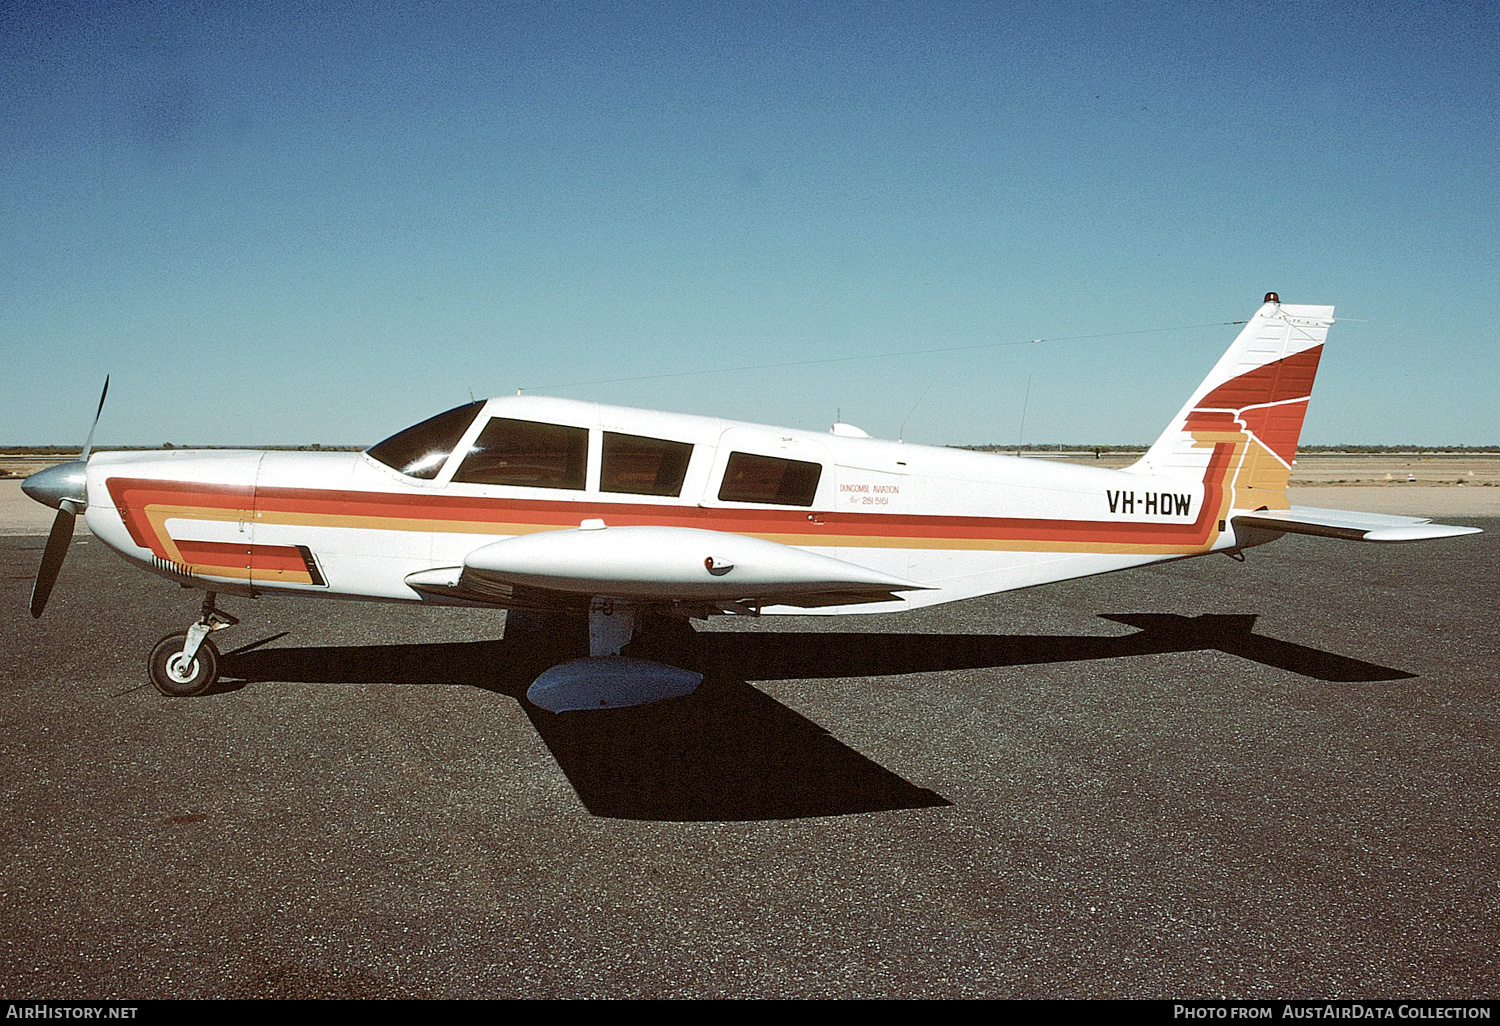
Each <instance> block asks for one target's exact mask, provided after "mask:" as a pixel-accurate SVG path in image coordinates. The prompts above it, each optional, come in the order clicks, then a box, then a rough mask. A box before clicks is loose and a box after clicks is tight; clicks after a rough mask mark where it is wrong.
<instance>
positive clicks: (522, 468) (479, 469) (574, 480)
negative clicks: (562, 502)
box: [453, 417, 589, 489]
mask: <svg viewBox="0 0 1500 1026" xmlns="http://www.w3.org/2000/svg"><path fill="white" fill-rule="evenodd" d="M588 452H589V432H588V428H581V427H567V426H565V425H562V424H538V423H536V422H534V421H529V420H506V419H504V418H502V417H493V418H491V419H490V422H489V423H488V424H486V425H485V426H484V430H482V431H480V432H479V437H478V438H476V439H475V440H474V444H473V445H472V446H470V448H469V453H468V455H467V456H465V457H464V461H463V463H461V464H459V467H458V473H456V474H454V475H453V480H454V481H457V482H460V483H462V484H488V485H517V486H520V487H525V488H578V489H581V488H582V487H583V486H584V480H585V477H586V474H587V467H588Z"/></svg>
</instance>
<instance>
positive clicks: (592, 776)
mask: <svg viewBox="0 0 1500 1026" xmlns="http://www.w3.org/2000/svg"><path fill="white" fill-rule="evenodd" d="M1103 618H1104V619H1107V620H1112V621H1114V622H1117V623H1124V624H1128V625H1130V626H1133V627H1138V628H1140V630H1139V631H1137V632H1136V633H1132V634H1127V635H1123V636H1107V637H1089V636H1043V635H974V634H847V633H830V632H806V633H797V632H774V633H773V632H749V631H746V632H738V631H736V632H691V631H685V632H682V633H679V634H676V635H675V636H671V637H667V638H666V639H664V640H662V639H657V640H655V641H652V640H648V639H643V640H642V641H641V642H638V643H637V644H636V645H633V646H631V648H629V649H627V654H630V655H636V656H640V657H643V658H656V659H662V660H664V661H670V662H673V663H675V664H676V665H681V666H692V667H694V668H696V669H699V670H702V671H703V672H704V673H705V677H704V681H703V684H702V685H701V686H700V687H699V688H698V690H697V691H696V692H694V693H693V694H691V695H688V696H686V697H683V698H676V699H671V700H668V701H664V702H657V703H654V704H652V705H645V706H637V707H635V708H631V709H611V710H598V711H589V712H577V713H563V714H561V715H554V714H553V713H550V712H547V711H546V710H543V709H539V708H537V707H536V706H533V705H532V704H531V703H530V702H528V701H526V697H525V696H526V688H527V687H528V686H529V684H530V683H531V681H532V680H533V679H535V677H536V676H537V675H538V674H539V673H541V672H542V671H543V670H545V669H546V668H547V667H549V666H552V665H554V664H555V663H557V662H559V661H563V660H566V659H570V658H573V657H575V656H577V655H581V654H584V653H583V652H582V651H580V646H579V645H578V644H576V643H559V641H558V639H556V638H554V637H552V636H550V635H546V634H534V635H529V636H528V635H520V636H519V638H518V640H500V641H479V642H467V643H460V644H441V645H384V646H381V645H375V646H351V647H332V648H265V647H262V646H264V645H265V644H266V643H267V642H269V641H272V640H275V638H270V639H263V640H262V641H260V642H256V643H254V644H251V645H247V646H245V647H243V648H240V649H237V650H235V651H233V652H229V653H226V654H225V655H224V657H223V660H222V669H223V672H224V675H225V677H227V678H233V680H232V681H226V682H224V683H221V684H220V685H219V686H218V687H217V688H216V689H215V690H216V691H220V692H222V691H227V690H238V689H239V688H241V687H244V686H246V684H251V683H256V682H273V681H274V682H282V681H298V682H304V683H328V684H337V683H395V684H414V685H436V684H463V685H468V686H472V687H478V688H483V689H486V690H489V691H493V692H496V693H499V694H504V695H507V696H509V697H511V698H513V699H515V700H516V701H517V702H519V703H520V705H521V708H522V709H524V710H525V712H526V714H527V716H528V717H529V718H530V719H531V722H532V724H533V726H534V727H535V729H536V731H537V733H538V735H539V736H540V737H541V739H542V740H543V742H544V743H545V744H546V745H547V747H548V748H549V749H550V750H551V751H552V754H553V757H554V758H556V760H557V763H558V765H559V767H560V768H561V769H562V770H563V772H564V773H565V774H566V775H567V777H568V780H569V782H570V783H572V785H573V787H574V789H575V790H576V791H577V793H578V796H579V798H580V800H581V801H582V802H583V804H584V806H585V807H586V808H587V809H588V810H589V811H590V812H591V813H593V814H594V815H598V816H611V817H617V818H623V819H640V820H672V821H721V820H758V819H794V818H801V817H807V816H831V815H847V814H851V813H860V812H876V811H887V810H892V809H905V808H930V807H934V806H944V805H948V804H950V803H949V802H948V801H947V800H946V799H944V798H942V797H941V796H940V795H938V794H936V793H934V792H932V791H930V790H928V789H926V788H921V787H918V786H916V785H914V784H912V783H910V782H908V781H906V780H904V779H902V778H901V777H900V776H898V775H896V774H895V773H892V772H891V771H889V770H887V769H885V768H884V767H882V766H880V765H878V764H876V763H875V762H873V761H872V760H870V759H868V758H866V757H865V756H863V755H861V754H860V753H859V752H856V751H855V750H854V749H852V748H850V747H848V746H847V745H845V744H843V743H842V742H840V741H838V740H837V739H835V738H834V737H832V736H831V735H830V734H829V733H828V732H827V731H825V730H824V729H823V728H821V727H819V726H818V725H817V724H815V723H813V722H812V721H810V720H808V719H806V718H805V717H803V716H801V715H799V714H798V713H796V712H794V711H793V710H791V709H788V708H787V707H786V706H784V705H782V704H781V703H779V702H777V701H775V700H774V699H772V698H771V697H769V696H768V695H766V694H765V693H764V692H761V691H759V690H757V689H756V688H754V687H752V686H751V685H750V684H749V683H748V682H749V681H751V680H781V679H790V680H795V679H808V678H844V677H867V676H887V675H895V674H909V673H923V672H936V671H943V670H963V669H979V668H993V667H1004V666H1027V665H1042V664H1047V663H1062V662H1078V661H1085V660H1096V659H1115V658H1122V657H1128V656H1142V655H1156V654H1164V653H1173V652H1192V651H1207V650H1217V651H1220V652H1226V653H1230V654H1232V655H1236V656H1241V657H1243V658H1245V659H1250V660H1253V661H1255V662H1258V663H1262V664H1264V665H1267V666H1274V667H1278V668H1280V669H1284V670H1289V671H1292V672H1294V673H1298V674H1302V675H1304V676H1307V677H1313V678H1316V679H1318V680H1325V681H1334V682H1366V681H1383V680H1399V679H1404V678H1409V677H1413V676H1415V675H1414V674H1411V673H1407V672H1405V671H1403V670H1396V669H1392V668H1390V667H1385V666H1379V665H1376V664H1374V663H1367V662H1363V661H1360V660H1358V659H1350V658H1346V657H1344V656H1339V655H1334V654H1332V653H1329V652H1324V651H1321V650H1319V649H1315V648H1309V647H1307V646H1304V645H1297V644H1294V643H1291V642H1287V641H1280V640H1277V639H1275V638H1270V637H1266V636H1264V635H1259V634H1255V633H1254V630H1253V628H1254V626H1255V620H1256V617H1255V616H1254V615H1223V614H1205V615H1202V616H1180V615H1176V614H1171V613H1119V614H1106V615H1104V617H1103ZM277 637H280V635H278V636H277ZM841 642H842V643H841ZM212 693H213V692H210V694H212Z"/></svg>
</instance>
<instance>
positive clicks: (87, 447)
mask: <svg viewBox="0 0 1500 1026" xmlns="http://www.w3.org/2000/svg"><path fill="white" fill-rule="evenodd" d="M107 395H109V375H108V374H106V375H104V391H102V392H100V393H99V408H98V409H97V410H95V411H94V422H93V423H92V424H90V425H89V437H88V440H87V441H85V442H84V443H83V455H82V456H80V457H78V458H79V459H80V460H82V461H83V462H85V463H87V462H88V461H89V453H90V452H92V451H93V448H94V428H96V427H98V426H99V415H100V414H101V413H103V412H104V397H105V396H107Z"/></svg>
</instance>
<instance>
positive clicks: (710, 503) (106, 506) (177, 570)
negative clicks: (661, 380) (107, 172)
mask: <svg viewBox="0 0 1500 1026" xmlns="http://www.w3.org/2000/svg"><path fill="white" fill-rule="evenodd" d="M1332 323H1333V307H1331V306H1293V305H1290V304H1284V303H1282V302H1280V301H1279V299H1278V298H1277V296H1276V294H1275V293H1271V294H1268V295H1267V296H1266V298H1265V303H1264V305H1263V306H1261V308H1260V309H1259V310H1258V311H1256V313H1255V316H1254V317H1252V318H1251V319H1250V320H1249V321H1248V322H1247V323H1246V325H1245V328H1244V330H1243V331H1241V332H1240V334H1239V336H1238V337H1237V338H1236V339H1235V341H1234V343H1233V344H1232V345H1231V346H1230V347H1229V350H1228V351H1227V352H1226V353H1225V354H1224V356H1223V358H1222V359H1220V360H1219V362H1218V364H1217V365H1216V366H1215V367H1214V368H1213V371H1212V372H1211V373H1210V374H1209V375H1208V377H1207V378H1206V379H1205V380H1204V381H1203V383H1202V384H1201V385H1199V386H1198V389H1197V390H1196V391H1195V392H1194V393H1193V394H1192V397H1191V398H1190V399H1189V400H1188V401H1187V403H1186V404H1185V405H1184V406H1183V407H1182V410H1181V412H1179V413H1178V414H1177V416H1176V417H1175V418H1174V419H1173V420H1172V422H1171V423H1170V424H1169V425H1168V426H1167V429H1166V430H1165V431H1164V432H1163V433H1162V435H1161V437H1160V438H1158V439H1157V440H1156V442H1155V444H1153V445H1152V446H1151V448H1150V450H1149V451H1148V452H1147V453H1146V454H1145V456H1143V457H1142V458H1141V459H1140V460H1139V461H1138V462H1137V463H1135V464H1134V465H1133V466H1130V467H1128V468H1125V469H1123V470H1106V469H1099V468H1093V467H1086V466H1078V465H1071V464H1055V463H1051V462H1043V461H1040V460H1033V459H1017V458H1015V457H1011V456H1001V455H992V454H986V453H975V452H966V451H961V450H955V449H944V448H931V447H928V446H919V445H905V444H902V443H899V442H889V441H878V440H876V439H873V438H870V437H868V436H867V435H866V434H865V433H864V432H863V431H860V430H859V429H858V428H854V427H851V426H849V425H845V424H835V425H834V426H833V429H832V431H831V432H830V433H828V434H818V433H814V432H808V431H796V430H791V429H784V428H776V427H766V426H762V425H757V424H744V423H738V422H733V421H725V420H719V419H716V418H713V417H699V416H687V415H681V414H673V413H657V412H650V411H646V410H632V409H622V408H618V407H611V406H601V405H598V404H595V403H589V402H577V401H571V400H564V399H553V398H542V397H530V396H514V397H507V398H500V399H490V400H488V401H486V402H475V403H471V404H469V405H467V406H460V407H458V408H456V409H453V410H449V411H448V412H446V413H441V414H439V415H437V416H436V417H433V418H432V419H430V420H426V421H423V422H422V423H420V424H417V425H415V426H414V427H410V428H407V429H406V430H404V431H402V432H400V433H398V434H395V435H392V436H391V437H390V438H388V439H386V440H385V441H383V442H381V443H380V444H378V445H375V446H373V447H371V448H370V449H367V450H365V451H364V452H360V453H338V452H251V451H191V450H173V451H167V452H151V453H126V452H101V453H96V454H94V455H92V457H91V456H90V449H91V447H92V441H93V431H92V429H91V430H90V432H89V442H88V444H86V445H85V447H84V451H83V455H82V457H81V458H80V459H79V460H77V461H75V462H72V463H67V464H62V465H60V466H57V467H53V468H51V469H48V470H44V471H41V472H40V473H37V474H34V475H32V476H31V477H29V478H28V479H27V480H26V481H25V483H24V485H23V488H24V489H25V491H26V493H27V494H28V495H30V496H31V497H32V498H34V499H36V500H37V501H39V502H43V503H46V504H47V505H49V506H53V507H54V508H56V509H57V510H58V514H57V518H56V520H55V521H54V523H53V528H52V533H51V535H50V536H49V538H48V540H47V545H46V549H45V551H44V553H43V556H42V563H41V568H40V570H39V571H38V573H37V578H36V584H35V586H34V589H33V592H32V598H31V612H32V615H33V616H40V615H41V613H42V610H43V608H44V607H45V605H46V602H47V597H48V595H49V594H50V592H51V590H52V585H53V583H54V581H55V580H56V577H57V573H58V569H59V567H60V566H61V564H62V561H63V557H64V556H65V555H66V552H67V547H68V542H69V540H70V538H71V537H72V533H73V522H74V517H75V516H76V515H77V514H78V513H79V512H83V513H84V516H85V518H86V521H87V523H88V526H89V528H90V530H92V531H93V533H94V534H95V535H96V536H97V537H99V538H100V539H101V540H102V541H103V542H104V543H105V544H106V545H108V546H109V547H111V548H113V549H115V550H116V551H118V552H120V553H121V554H123V555H124V556H125V557H126V558H127V559H130V560H132V561H134V562H136V563H138V564H140V565H141V566H143V567H145V568H147V569H150V570H154V571H156V572H157V573H159V574H162V575H164V576H166V577H169V578H172V579H173V580H176V581H179V582H181V583H183V584H184V585H187V586H191V587H194V588H201V589H203V590H205V591H206V592H208V595H207V597H206V598H205V600H204V603H203V610H202V615H201V616H200V617H199V619H198V621H197V622H196V623H194V624H193V625H192V626H191V627H189V628H188V630H187V631H186V632H179V633H177V634H173V635H169V636H168V637H166V638H163V639H162V640H161V641H160V642H159V643H158V644H157V645H156V647H155V649H154V650H153V651H152V653H151V658H150V674H151V680H152V683H154V684H155V685H156V687H157V688H158V689H159V690H161V691H162V692H163V693H165V694H168V695H196V694H199V693H201V692H203V691H205V690H207V689H208V688H210V687H211V686H212V685H213V684H214V682H215V681H216V680H217V678H218V673H219V670H218V663H219V655H218V651H217V649H216V648H215V647H214V644H213V642H212V641H211V640H209V638H208V635H209V634H210V633H211V632H213V631H216V630H219V629H220V628H223V627H227V626H230V625H231V624H233V623H235V622H237V621H236V620H235V619H234V618H233V617H231V616H229V614H227V613H225V612H223V611H222V610H219V609H218V608H217V607H216V606H215V596H216V594H217V593H220V592H223V593H230V594H235V595H243V596H258V595H298V596H304V595H305V596H333V597H340V598H355V599H373V600H385V601H406V602H423V603H432V604H438V605H465V606H475V605H478V606H489V607H494V608H500V609H508V610H528V611H555V612H567V613H573V614H576V615H577V616H578V618H579V621H580V623H581V622H582V620H583V618H584V617H585V616H586V617H587V622H588V628H589V650H590V657H589V658H588V659H579V660H575V661H573V662H570V663H565V664H563V665H562V666H558V667H553V668H552V669H551V670H548V671H547V672H545V673H543V674H542V675H541V676H540V677H538V678H537V679H536V681H535V683H533V684H532V686H531V689H530V690H529V691H528V692H527V694H528V697H529V698H530V699H531V700H532V701H533V702H535V703H536V704H538V705H541V706H543V707H545V708H548V709H551V710H552V711H554V712H560V711H563V710H568V709H581V708H597V707H599V706H623V705H633V704H638V703H640V702H644V701H653V700H656V699H659V698H664V697H669V696H672V695H680V694H686V693H688V692H690V691H692V690H693V689H694V688H695V687H697V685H698V683H699V681H700V680H701V676H700V675H699V674H696V673H692V672H690V671H686V670H681V669H678V668H676V667H670V666H665V665H662V664H659V663H650V662H646V661H644V660H636V659H629V658H626V657H622V656H621V655H620V652H621V649H622V648H623V647H624V646H625V645H626V644H628V643H629V642H630V641H631V639H632V636H633V635H634V632H635V630H636V625H637V622H638V621H639V620H640V619H641V618H642V617H645V616H669V617H694V618H698V617H707V616H711V615H715V614H752V615H758V614H760V613H803V614H806V613H818V614H830V613H867V612H869V613H873V612H888V611H891V610H900V609H914V608H916V607H919V606H927V605H933V604H936V603H940V602H953V601H955V600H958V599H965V598H971V597H974V596H977V595H988V594H992V593H994V592H1001V591H1010V590H1012V589H1016V588H1027V587H1031V586H1033V585H1038V584H1047V583H1050V582H1053V581H1064V580H1069V579H1072V578H1075V577H1085V576H1088V575H1091V574H1100V573H1105V572H1107V571H1111V570H1124V569H1128V568H1130V567H1137V566H1145V565H1147V564H1150V563H1160V562H1163V561H1165V560H1171V559H1183V558H1186V557H1188V556H1201V555H1204V554H1206V553H1210V552H1228V553H1230V554H1235V553H1237V552H1238V551H1239V550H1241V549H1244V548H1248V547H1250V546H1252V545H1260V544H1263V543H1265V542H1268V541H1272V540H1274V539H1276V538H1278V537H1280V536H1281V535H1282V534H1286V533H1292V534H1313V535H1323V536H1328V537H1334V538H1345V539H1355V540H1362V541H1372V542H1402V541H1416V540H1420V539H1427V538H1444V537H1450V536H1454V535H1461V534H1471V533H1475V532H1476V531H1477V529H1476V528H1471V527H1450V526H1445V525H1441V524H1433V523H1431V522H1430V521H1428V520H1425V519H1419V518H1415V517H1396V516H1379V515H1373V514H1364V513H1348V512H1342V511H1337V510H1318V509H1306V508H1299V507H1294V506H1290V505H1289V504H1288V502H1287V490H1286V489H1287V479H1288V476H1289V474H1290V469H1291V463H1292V459H1293V456H1294V455H1295V453H1296V449H1297V439H1298V436H1299V434H1300V433H1301V430H1302V420H1303V416H1304V414H1305V413H1306V411H1307V402H1308V397H1309V395H1310V394H1311V392H1312V384H1313V376H1314V374H1315V372H1316V370H1317V366H1318V357H1319V355H1320V354H1321V352H1322V347H1323V341H1324V338H1325V337H1326V335H1327V333H1328V327H1329V325H1331V324H1332ZM105 391H106V393H107V392H108V382H107V381H106V382H105ZM103 404H104V398H103V396H101V397H100V410H101V411H102V409H103ZM98 419H99V413H97V412H96V413H95V415H94V423H95V425H97V423H98Z"/></svg>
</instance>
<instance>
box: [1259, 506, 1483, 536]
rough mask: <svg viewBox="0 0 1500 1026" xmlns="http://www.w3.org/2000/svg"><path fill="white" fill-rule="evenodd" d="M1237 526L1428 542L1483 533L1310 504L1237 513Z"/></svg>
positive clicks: (1414, 519) (1425, 519) (1430, 522)
mask: <svg viewBox="0 0 1500 1026" xmlns="http://www.w3.org/2000/svg"><path fill="white" fill-rule="evenodd" d="M1234 526H1235V527H1236V528H1244V527H1249V528H1255V529H1257V530H1261V531H1276V532H1278V533H1285V534H1311V535H1316V536H1318V537H1320V538H1342V539H1344V540H1346V541H1367V542H1409V541H1427V540H1429V539H1432V538H1454V537H1457V536H1458V535H1461V534H1479V533H1481V532H1480V529H1479V528H1477V527H1458V526H1455V525H1453V524H1434V523H1433V522H1432V521H1431V520H1430V519H1428V518H1426V517H1398V516H1391V515H1389V514H1385V513H1353V512H1350V511H1348V510H1342V509H1314V508H1312V507H1310V506H1293V507H1292V508H1291V509H1285V510H1260V511H1258V512H1255V513H1238V514H1236V515H1235V517H1234Z"/></svg>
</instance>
